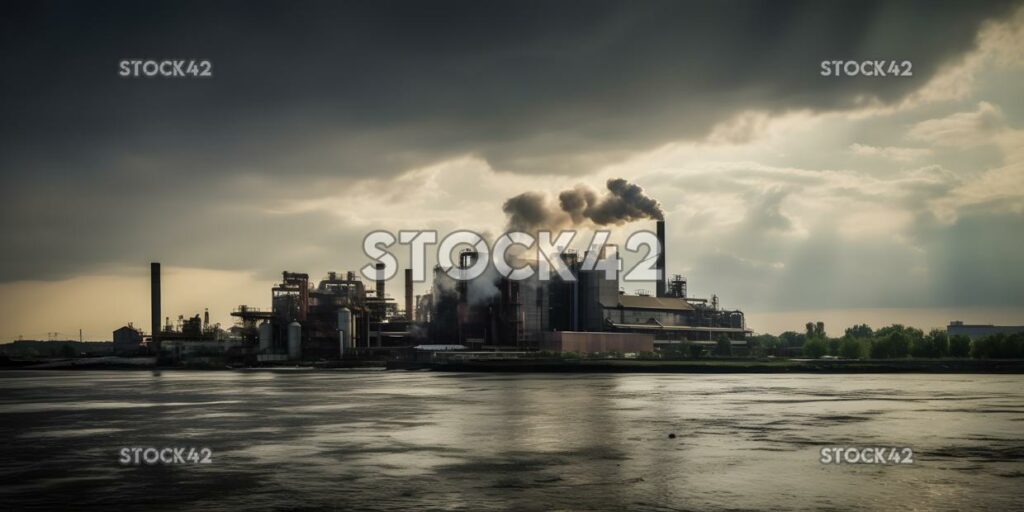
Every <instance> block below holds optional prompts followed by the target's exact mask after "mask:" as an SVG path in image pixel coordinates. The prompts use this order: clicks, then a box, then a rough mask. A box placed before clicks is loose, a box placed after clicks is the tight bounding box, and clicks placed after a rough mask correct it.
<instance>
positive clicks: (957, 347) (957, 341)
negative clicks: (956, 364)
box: [949, 334, 971, 357]
mask: <svg viewBox="0 0 1024 512" xmlns="http://www.w3.org/2000/svg"><path fill="white" fill-rule="evenodd" d="M970 355H971V339H970V338H968V337H967V336H964V335H963V334H957V335H954V336H950V337H949V356H950V357H969V356H970Z"/></svg>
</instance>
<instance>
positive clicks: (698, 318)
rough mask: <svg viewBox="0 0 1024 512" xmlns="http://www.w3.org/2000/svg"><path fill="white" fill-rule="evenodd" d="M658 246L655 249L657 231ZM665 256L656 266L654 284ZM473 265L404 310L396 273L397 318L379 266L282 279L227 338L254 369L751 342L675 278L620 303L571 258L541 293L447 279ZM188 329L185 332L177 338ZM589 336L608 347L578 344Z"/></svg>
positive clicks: (471, 256)
mask: <svg viewBox="0 0 1024 512" xmlns="http://www.w3.org/2000/svg"><path fill="white" fill-rule="evenodd" d="M657 234H658V237H659V241H660V242H661V246H662V247H665V244H664V236H665V227H664V223H663V222H662V221H658V225H657ZM603 250H607V251H608V252H607V253H605V254H601V255H600V257H601V258H603V257H604V256H605V255H606V254H612V255H614V257H615V258H617V257H618V255H617V252H616V251H614V248H613V246H608V247H607V248H605V249H603ZM664 253H665V251H664V250H662V251H661V255H660V256H659V257H658V259H657V272H658V276H662V277H663V276H665V268H664V265H665V258H664ZM479 257H480V255H479V254H478V253H477V252H476V251H474V250H472V249H466V250H464V251H462V252H461V253H460V254H459V257H458V263H456V268H455V269H449V268H442V267H441V266H435V268H434V271H433V284H432V287H431V290H430V293H428V294H425V295H421V296H418V297H415V299H414V295H413V290H412V281H411V278H410V275H411V272H406V273H405V275H406V287H405V289H404V290H403V291H404V306H405V309H404V310H399V309H398V304H397V303H396V302H395V301H394V300H393V299H392V298H391V297H389V296H388V295H387V294H386V283H385V281H384V279H383V270H384V269H383V265H382V264H378V265H377V267H376V271H377V278H376V279H375V280H374V283H373V286H372V288H371V287H369V286H367V285H366V283H364V282H363V281H362V280H361V279H360V277H359V276H358V275H357V274H356V273H355V272H347V273H345V274H344V275H343V274H339V273H335V272H329V273H328V274H327V276H326V277H325V278H324V279H322V280H320V281H319V283H318V284H316V285H315V286H314V285H312V284H311V283H310V279H309V275H308V274H303V273H296V272H288V271H285V272H283V273H282V275H281V282H280V283H278V284H276V285H274V286H273V287H272V288H271V297H270V298H271V309H270V311H263V310H259V309H256V308H252V307H249V306H239V308H238V309H237V310H236V311H234V312H233V313H232V316H234V317H236V318H238V319H239V325H238V326H237V327H236V331H235V332H236V333H237V334H238V336H239V337H240V338H242V339H243V340H244V341H245V342H246V346H250V347H254V349H253V350H254V352H255V359H256V360H257V361H260V362H276V361H299V360H302V361H336V360H339V359H348V358H362V357H390V356H391V355H393V354H395V353H396V351H397V352H402V351H403V350H404V351H408V350H410V349H411V348H412V347H415V346H430V345H446V346H449V345H450V346H456V345H457V346H462V347H466V349H467V350H468V351H478V350H490V351H529V350H540V349H542V348H543V347H548V348H551V347H556V346H559V347H560V346H572V347H575V348H578V349H581V350H584V351H587V350H589V349H588V347H589V348H590V349H593V350H592V351H618V352H621V351H635V350H633V349H636V348H639V349H647V348H649V347H653V348H659V347H661V348H664V347H666V346H671V345H673V344H681V343H683V342H687V343H689V344H707V345H711V344H714V343H715V342H717V341H718V340H719V339H720V337H722V336H727V337H728V338H729V339H730V340H731V341H732V342H733V343H734V344H735V345H738V346H742V345H744V344H745V341H744V340H745V338H746V336H747V334H748V333H749V332H750V331H749V330H747V329H746V325H745V321H744V316H743V313H742V312H741V311H736V310H724V309H721V308H720V307H719V304H718V298H717V297H714V296H713V297H712V298H711V299H710V300H707V299H700V298H692V297H688V296H687V293H686V280H685V279H684V278H682V277H680V276H674V277H673V278H672V279H668V280H666V279H664V278H662V279H659V280H658V283H657V287H656V290H657V292H656V294H655V295H653V296H651V295H649V294H644V293H642V292H641V293H638V294H636V295H627V294H625V293H624V292H622V291H621V289H620V286H619V281H618V279H617V278H614V277H613V278H611V279H609V278H608V277H607V276H606V273H605V271H604V270H601V269H594V270H587V269H584V268H583V262H584V261H586V259H587V253H583V254H582V255H581V254H579V253H577V252H575V251H572V250H566V251H564V252H563V254H562V258H563V261H564V262H565V264H566V267H567V269H568V270H569V273H570V274H571V275H572V279H562V278H561V277H560V276H558V275H557V273H555V274H553V275H552V278H551V280H548V281H540V280H539V278H538V277H537V275H536V274H535V275H534V276H533V277H532V278H530V279H526V280H521V281H513V280H510V279H507V278H503V277H501V276H498V275H497V274H496V273H495V272H493V271H491V270H492V269H488V271H485V272H484V273H483V274H482V275H481V276H480V277H478V278H476V279H473V280H469V281H467V280H460V279H455V278H453V277H452V276H451V275H458V273H459V272H461V271H465V270H466V269H469V268H471V267H473V266H474V265H475V264H476V263H477V261H478V260H479ZM517 266H518V265H517ZM450 274H451V275H450ZM413 319H415V320H416V321H415V322H414V321H413ZM190 329H192V326H191V323H189V322H185V327H184V328H183V329H182V332H185V331H187V330H190ZM554 333H561V334H554ZM572 333H575V334H572ZM596 333H603V334H607V335H594V336H589V335H588V334H596ZM171 337H172V338H173V335H172V336H171ZM161 338H164V336H161ZM640 351H648V350H640Z"/></svg>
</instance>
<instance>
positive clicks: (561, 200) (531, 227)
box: [502, 178, 664, 232]
mask: <svg viewBox="0 0 1024 512" xmlns="http://www.w3.org/2000/svg"><path fill="white" fill-rule="evenodd" d="M607 186H608V193H606V194H605V195H603V196H600V197H599V196H598V194H597V192H595V191H594V190H592V189H590V188H588V187H585V186H582V185H577V186H576V187H575V188H571V189H569V190H563V191H562V192H561V193H559V194H558V208H555V207H554V206H552V205H551V204H549V201H548V199H547V197H545V196H544V195H542V194H538V193H535V192H526V193H523V194H519V195H518V196H515V197H513V198H511V199H509V200H507V201H505V205H504V206H503V207H502V210H504V212H505V214H506V215H507V216H508V228H509V229H510V230H518V231H527V232H530V231H536V230H537V229H542V228H547V229H556V228H558V227H561V226H564V225H565V224H573V225H578V224H582V223H584V222H586V221H590V222H592V223H594V224H596V225H599V226H607V225H609V224H615V225H619V224H624V223H626V222H632V221H635V220H641V219H654V220H663V219H664V213H663V212H662V211H661V204H660V203H658V201H657V200H655V199H653V198H651V197H648V196H647V195H646V194H644V189H643V188H641V187H640V186H639V185H635V184H633V183H630V182H628V181H626V180H624V179H622V178H613V179H610V180H608V183H607Z"/></svg>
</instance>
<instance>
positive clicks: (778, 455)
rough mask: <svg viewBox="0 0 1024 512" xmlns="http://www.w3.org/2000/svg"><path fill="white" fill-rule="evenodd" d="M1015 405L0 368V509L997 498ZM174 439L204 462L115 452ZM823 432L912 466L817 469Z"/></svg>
mask: <svg viewBox="0 0 1024 512" xmlns="http://www.w3.org/2000/svg"><path fill="white" fill-rule="evenodd" d="M1022 398H1024V377H1022V376H1003V375H798V376H793V375H503V374H441V373H424V372H380V371H333V372H332V371H322V372H271V371H246V372H182V371H165V372H163V373H162V374H160V375H154V374H152V373H150V372H128V371H125V372H23V371H8V372H0V432H2V435H3V439H4V442H3V443H0V481H3V482H4V484H3V485H2V486H0V503H5V504H7V506H13V507H14V508H24V507H28V506H33V505H42V506H50V507H54V506H61V505H67V504H74V505H77V506H83V505H84V506H88V505H102V506H105V507H110V506H136V507H141V506H147V507H149V506H154V505H167V506H175V507H185V506H188V507H201V508H204V509H221V510H238V509H242V508H263V507H269V508H303V507H333V508H359V509H379V510H394V509H396V508H398V509H404V508H416V509H424V508H427V509H430V508H457V509H458V508H461V509H467V510H481V509H517V510H519V509H537V510H547V509H552V508H561V509H573V510H595V509H601V510H622V509H630V510H636V509H640V510H664V509H669V510H678V509H683V510H691V509H692V510H708V509H758V508H772V509H816V510H817V509H837V510H841V509H850V508H855V507H858V508H866V509H886V510H888V509H892V508H918V509H963V508H996V509H1009V508H1013V507H1015V506H1017V500H1016V497H1017V494H1018V489H1019V487H1020V485H1021V483H1022V482H1024V480H1022V479H1021V478H1022V477H1024V463H1022V462H1021V460H1022V457H1024V440H1022V436H1021V432H1022V427H1024V423H1022V422H1024V400H1022ZM670 433H675V434H676V437H675V438H674V439H671V438H669V434H670ZM182 445H188V446H208V447H210V448H212V450H213V463H212V464H210V465H202V466H143V467H123V466H120V465H119V464H118V462H117V459H118V450H119V449H120V448H121V447H125V446H154V447H165V446H182ZM823 445H886V446H903V445H906V446H911V447H913V448H914V451H915V455H916V457H915V458H916V461H917V462H916V464H915V465H913V466H864V465H861V466H836V465H829V466H824V465H821V464H820V463H819V462H818V451H819V449H820V447H821V446H823Z"/></svg>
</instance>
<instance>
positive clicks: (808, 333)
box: [804, 322, 814, 338]
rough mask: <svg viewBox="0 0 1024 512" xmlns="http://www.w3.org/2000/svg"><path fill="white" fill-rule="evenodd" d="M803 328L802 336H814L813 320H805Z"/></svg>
mask: <svg viewBox="0 0 1024 512" xmlns="http://www.w3.org/2000/svg"><path fill="white" fill-rule="evenodd" d="M804 329H805V330H804V336H806V337H807V338H813V337H814V322H807V324H805V325H804Z"/></svg>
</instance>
